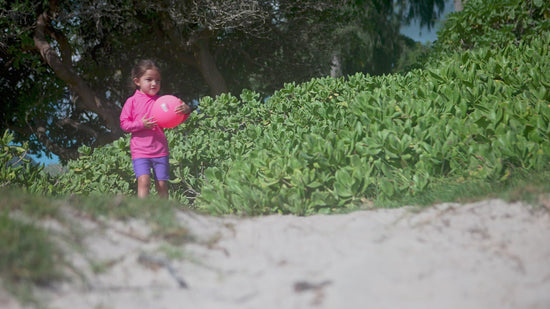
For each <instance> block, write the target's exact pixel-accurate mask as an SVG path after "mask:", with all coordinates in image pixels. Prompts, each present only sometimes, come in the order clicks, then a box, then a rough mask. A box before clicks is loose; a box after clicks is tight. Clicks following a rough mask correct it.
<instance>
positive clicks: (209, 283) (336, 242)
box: [0, 200, 550, 309]
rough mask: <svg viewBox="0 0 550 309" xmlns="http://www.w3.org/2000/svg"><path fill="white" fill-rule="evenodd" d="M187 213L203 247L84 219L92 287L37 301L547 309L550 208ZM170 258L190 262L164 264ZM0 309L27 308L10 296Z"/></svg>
mask: <svg viewBox="0 0 550 309" xmlns="http://www.w3.org/2000/svg"><path fill="white" fill-rule="evenodd" d="M178 216H179V217H180V218H181V220H182V221H183V222H184V224H186V225H187V226H188V227H189V228H190V230H191V232H192V233H193V234H194V235H195V236H196V237H197V240H198V241H197V242H195V243H192V244H187V245H185V246H182V247H181V248H171V249H169V250H162V248H163V246H162V245H161V244H159V242H158V241H155V240H153V238H152V237H151V236H150V235H149V230H148V229H147V227H146V226H143V224H141V223H139V222H127V223H112V224H109V227H108V228H104V227H101V226H99V225H97V223H94V222H91V221H87V222H80V224H81V226H82V228H83V229H84V230H85V231H86V232H85V234H84V236H83V237H84V238H83V243H84V245H85V246H86V250H87V251H86V254H82V253H78V252H73V253H72V254H70V255H68V258H69V260H71V261H72V262H73V263H74V264H75V265H76V267H77V268H78V270H79V271H80V272H81V275H82V276H83V277H85V278H86V279H77V276H75V278H74V279H73V280H72V282H65V283H63V284H60V285H58V286H56V287H53V288H50V289H47V290H44V291H41V292H40V294H39V295H40V297H42V299H44V300H45V302H47V303H48V304H49V305H50V306H51V308H61V309H63V308H71V309H72V308H97V309H100V308H116V309H118V308H132V309H136V308H198V309H203V308H206V309H208V308H223V309H227V308H239V309H241V308H338V309H341V308H376V309H382V308H423V309H426V308H446V309H449V308H461V309H462V308H468V309H472V308H483V309H486V308H521V309H529V308H541V309H547V308H550V213H549V212H548V210H545V209H533V208H531V207H529V206H526V205H522V204H508V203H505V202H503V201H500V200H488V201H483V202H478V203H473V204H467V205H459V204H441V205H437V206H434V207H429V208H426V209H423V210H419V209H417V208H411V207H404V208H400V209H379V210H371V211H360V212H354V213H350V214H345V215H332V216H323V215H316V216H311V217H295V216H268V217H258V218H244V219H243V218H212V217H204V216H198V215H195V214H190V213H188V212H182V213H179V214H178ZM159 248H160V249H159ZM164 248H166V246H164ZM170 250H171V251H172V252H174V251H176V252H183V253H184V256H185V258H183V259H167V258H166V257H163V255H162V252H166V251H170ZM178 250H179V251H178ZM92 263H95V264H94V265H96V269H97V268H98V267H97V265H102V267H99V268H101V269H100V270H99V272H98V273H92V272H91V267H90V265H91V264H92ZM0 305H1V306H0V307H3V308H19V305H17V304H16V303H15V302H14V301H13V299H10V298H9V297H8V296H7V295H6V294H5V292H4V293H0Z"/></svg>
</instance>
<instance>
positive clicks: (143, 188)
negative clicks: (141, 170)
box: [137, 175, 151, 198]
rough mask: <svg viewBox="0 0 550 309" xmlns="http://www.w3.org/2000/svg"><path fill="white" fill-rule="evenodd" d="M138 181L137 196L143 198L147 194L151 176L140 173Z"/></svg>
mask: <svg viewBox="0 0 550 309" xmlns="http://www.w3.org/2000/svg"><path fill="white" fill-rule="evenodd" d="M137 182H138V192H137V194H138V197H139V198H144V197H147V196H149V190H150V188H151V176H150V175H141V176H139V177H138V179H137Z"/></svg>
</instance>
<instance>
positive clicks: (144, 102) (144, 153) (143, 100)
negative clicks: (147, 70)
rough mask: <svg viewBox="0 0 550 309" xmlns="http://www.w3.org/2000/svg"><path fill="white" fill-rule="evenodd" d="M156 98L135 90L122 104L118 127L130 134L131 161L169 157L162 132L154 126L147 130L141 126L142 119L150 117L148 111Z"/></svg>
mask: <svg viewBox="0 0 550 309" xmlns="http://www.w3.org/2000/svg"><path fill="white" fill-rule="evenodd" d="M158 98H159V97H158V96H149V95H146V94H144V93H142V92H141V91H139V90H136V93H134V95H133V96H131V97H129V98H128V100H126V103H124V107H123V108H122V113H120V127H121V128H122V130H124V131H126V132H128V133H132V137H131V139H130V150H131V152H132V159H139V158H158V157H164V156H167V155H169V149H168V141H167V140H166V135H164V130H163V129H162V128H161V127H159V126H155V127H154V128H152V129H147V128H145V126H144V125H143V117H147V118H149V117H151V116H150V111H151V108H152V107H153V103H155V101H156V100H157V99H158Z"/></svg>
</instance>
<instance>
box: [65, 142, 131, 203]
mask: <svg viewBox="0 0 550 309" xmlns="http://www.w3.org/2000/svg"><path fill="white" fill-rule="evenodd" d="M79 152H80V154H81V155H80V157H79V159H78V160H72V161H69V163H68V165H67V167H68V171H67V172H66V173H63V174H61V175H59V176H58V178H57V185H56V189H55V193H56V194H61V195H66V194H77V195H80V194H89V193H109V194H113V195H114V194H134V193H135V192H136V187H135V186H136V180H135V177H134V172H133V168H132V159H131V157H130V142H129V136H128V137H125V138H121V139H119V140H116V141H114V142H113V143H111V144H110V145H108V146H105V147H99V148H96V149H95V150H94V151H92V149H91V148H90V147H87V146H84V147H81V148H79Z"/></svg>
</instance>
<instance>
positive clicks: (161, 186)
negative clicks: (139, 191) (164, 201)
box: [155, 180, 168, 198]
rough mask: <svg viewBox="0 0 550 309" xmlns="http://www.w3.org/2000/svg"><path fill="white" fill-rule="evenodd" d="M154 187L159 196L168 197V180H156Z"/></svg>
mask: <svg viewBox="0 0 550 309" xmlns="http://www.w3.org/2000/svg"><path fill="white" fill-rule="evenodd" d="M155 187H156V189H157V192H158V194H159V197H161V198H168V181H165V180H157V181H155Z"/></svg>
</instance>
